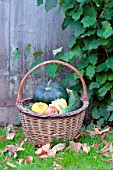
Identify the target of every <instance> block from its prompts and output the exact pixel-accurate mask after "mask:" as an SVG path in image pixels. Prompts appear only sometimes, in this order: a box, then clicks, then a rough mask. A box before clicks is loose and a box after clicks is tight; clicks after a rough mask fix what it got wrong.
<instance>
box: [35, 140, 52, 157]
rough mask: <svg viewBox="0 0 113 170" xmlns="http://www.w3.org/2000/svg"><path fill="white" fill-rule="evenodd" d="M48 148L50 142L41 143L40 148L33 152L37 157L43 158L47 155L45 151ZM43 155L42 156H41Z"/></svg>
mask: <svg viewBox="0 0 113 170" xmlns="http://www.w3.org/2000/svg"><path fill="white" fill-rule="evenodd" d="M49 149H50V143H48V144H46V145H43V146H42V147H41V148H38V149H37V150H36V152H35V154H36V155H37V156H38V157H39V158H43V157H44V158H45V157H47V156H45V155H47V152H48V151H49ZM43 155H44V156H43Z"/></svg>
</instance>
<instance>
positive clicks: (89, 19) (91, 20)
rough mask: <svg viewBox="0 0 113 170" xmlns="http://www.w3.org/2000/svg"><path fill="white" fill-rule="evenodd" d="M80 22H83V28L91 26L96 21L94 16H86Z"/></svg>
mask: <svg viewBox="0 0 113 170" xmlns="http://www.w3.org/2000/svg"><path fill="white" fill-rule="evenodd" d="M81 22H82V23H83V26H84V28H86V27H90V26H92V25H93V24H94V23H95V22H96V19H95V18H94V17H89V16H86V17H84V18H83V19H82V21H81Z"/></svg>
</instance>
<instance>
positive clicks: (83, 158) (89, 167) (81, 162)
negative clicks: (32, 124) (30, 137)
mask: <svg viewBox="0 0 113 170" xmlns="http://www.w3.org/2000/svg"><path fill="white" fill-rule="evenodd" d="M20 139H22V140H24V139H25V136H24V135H23V130H22V128H21V127H19V130H18V132H17V133H16V136H15V137H14V139H13V140H7V139H6V131H5V128H2V127H1V128H0V151H3V150H4V148H5V147H6V145H11V144H13V145H16V144H19V140H20ZM105 140H106V141H109V142H112V144H113V132H111V133H110V134H109V133H107V135H106V137H105ZM75 142H76V141H75ZM77 142H80V143H87V144H88V145H89V146H91V145H93V144H94V143H99V144H100V146H99V147H98V148H91V150H90V152H89V153H88V154H87V153H85V152H82V153H81V154H75V151H74V150H69V151H67V150H64V152H59V153H57V154H56V157H55V158H47V159H41V158H38V156H37V155H36V154H35V151H36V149H35V147H34V146H32V145H30V144H28V143H25V144H24V145H23V147H24V148H25V150H24V151H20V152H18V153H17V155H18V156H17V157H16V158H14V157H12V156H10V155H9V153H3V154H2V153H1V154H0V170H5V169H8V170H10V169H14V168H11V167H8V166H7V164H6V163H7V162H10V163H12V164H14V165H16V168H15V169H17V170H54V169H55V167H54V166H53V164H54V162H55V163H56V164H60V165H61V166H62V167H63V169H64V170H113V166H111V165H110V163H107V162H105V161H103V160H102V158H101V157H100V155H99V154H98V153H97V151H100V149H102V148H103V146H104V145H103V143H102V142H100V138H99V137H94V138H91V137H90V136H86V135H82V137H81V138H80V139H79V140H78V141H77ZM27 156H33V162H31V163H27V165H25V164H24V162H23V163H22V164H20V165H19V164H17V161H18V159H23V158H25V157H27ZM56 158H63V159H62V160H60V161H58V160H56ZM104 159H106V158H104ZM63 169H62V170H63Z"/></svg>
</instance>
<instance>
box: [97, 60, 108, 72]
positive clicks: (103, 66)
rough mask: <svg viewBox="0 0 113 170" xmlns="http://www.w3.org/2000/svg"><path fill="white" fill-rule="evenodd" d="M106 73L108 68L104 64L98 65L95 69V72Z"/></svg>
mask: <svg viewBox="0 0 113 170" xmlns="http://www.w3.org/2000/svg"><path fill="white" fill-rule="evenodd" d="M103 70H104V71H108V70H109V68H108V67H107V66H106V62H104V63H102V64H99V65H98V66H97V68H96V72H101V71H103Z"/></svg>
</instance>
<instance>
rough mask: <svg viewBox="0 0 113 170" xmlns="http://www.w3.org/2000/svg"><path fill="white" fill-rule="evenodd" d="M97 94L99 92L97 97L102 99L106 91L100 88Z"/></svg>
mask: <svg viewBox="0 0 113 170" xmlns="http://www.w3.org/2000/svg"><path fill="white" fill-rule="evenodd" d="M98 92H99V96H100V97H103V96H105V94H106V93H107V89H106V88H105V87H102V88H100V89H99V90H98Z"/></svg>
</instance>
